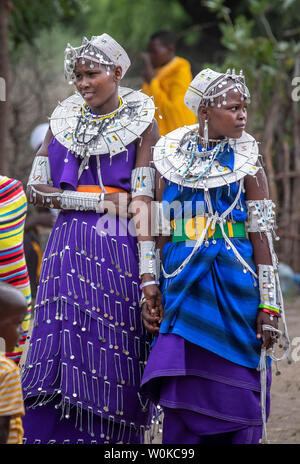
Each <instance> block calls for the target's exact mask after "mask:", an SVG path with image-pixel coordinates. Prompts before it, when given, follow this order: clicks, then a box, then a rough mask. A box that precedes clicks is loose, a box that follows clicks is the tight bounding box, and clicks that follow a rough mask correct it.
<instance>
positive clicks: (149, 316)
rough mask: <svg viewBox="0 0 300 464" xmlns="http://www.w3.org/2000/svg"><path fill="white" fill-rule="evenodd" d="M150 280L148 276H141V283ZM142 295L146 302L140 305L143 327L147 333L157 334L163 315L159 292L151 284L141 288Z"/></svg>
mask: <svg viewBox="0 0 300 464" xmlns="http://www.w3.org/2000/svg"><path fill="white" fill-rule="evenodd" d="M151 280H153V277H151V275H150V274H143V276H142V281H143V283H145V282H147V281H148V282H149V281H151ZM143 294H144V297H145V299H146V302H145V303H144V304H143V305H142V318H143V322H144V326H145V328H146V330H148V332H150V333H152V334H154V333H158V331H159V325H160V323H161V321H162V318H163V313H164V310H163V305H162V301H161V292H160V290H159V287H158V286H157V285H156V284H151V285H146V286H145V287H143Z"/></svg>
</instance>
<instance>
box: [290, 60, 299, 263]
mask: <svg viewBox="0 0 300 464" xmlns="http://www.w3.org/2000/svg"><path fill="white" fill-rule="evenodd" d="M299 73H300V57H299V58H298V59H297V60H296V63H295V70H294V76H299ZM292 122H293V155H294V169H295V171H300V135H299V127H300V114H299V107H298V104H297V102H295V101H294V102H293V105H292ZM293 184H294V185H293V187H294V189H293V198H292V214H291V224H290V232H291V233H292V234H294V235H296V236H297V235H299V232H300V227H299V223H300V214H299V204H300V182H299V177H298V178H297V177H295V178H294V182H293ZM299 256H300V241H299V240H294V241H293V248H292V257H291V266H292V268H293V269H294V271H295V272H299V271H300V264H299Z"/></svg>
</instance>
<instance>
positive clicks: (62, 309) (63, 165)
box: [22, 138, 151, 444]
mask: <svg viewBox="0 0 300 464" xmlns="http://www.w3.org/2000/svg"><path fill="white" fill-rule="evenodd" d="M127 149H128V153H127V152H123V153H119V154H118V155H115V156H113V157H112V159H110V158H109V155H101V157H100V162H101V175H102V179H103V182H104V185H105V186H111V187H119V188H122V189H124V190H126V191H128V192H130V190H131V187H130V184H131V171H132V169H133V168H134V167H135V154H136V148H135V144H134V143H132V144H130V145H128V147H127ZM48 152H49V161H50V166H51V177H52V180H53V185H54V187H58V188H63V189H69V190H76V188H77V186H78V185H96V186H99V179H98V175H97V160H96V158H97V157H96V156H92V157H91V158H90V163H89V168H88V169H87V170H85V171H84V172H83V174H82V176H81V178H80V179H79V182H78V167H79V163H80V160H79V159H78V158H76V157H75V156H73V155H72V154H70V153H68V156H67V160H68V161H67V162H65V161H64V160H65V159H66V155H67V149H66V148H65V147H63V146H62V145H61V144H60V143H59V142H58V141H57V140H56V139H55V138H53V139H52V141H51V143H50V144H49V150H48ZM129 223H130V222H129V221H128V220H127V219H124V218H118V217H117V218H115V217H112V216H109V215H108V214H97V213H95V212H92V211H87V212H86V211H74V210H72V211H60V213H59V215H58V218H57V221H56V223H55V225H54V227H53V230H52V233H51V235H50V238H49V241H48V244H47V247H46V250H45V253H44V256H43V262H42V268H41V276H40V282H39V289H38V293H37V298H36V306H35V319H34V328H33V333H32V337H31V340H30V345H29V350H28V355H27V359H26V364H25V367H24V371H23V376H22V382H23V390H24V400H25V407H26V415H25V418H24V422H23V427H24V442H25V443H85V444H88V443H140V441H141V440H143V432H144V430H145V427H146V426H147V423H148V416H149V407H148V403H149V400H147V399H146V400H145V399H144V398H143V397H142V395H141V394H140V391H139V387H140V382H141V378H142V374H143V370H144V366H145V363H146V359H147V356H148V352H149V349H150V343H151V340H150V339H149V338H148V336H147V334H146V333H145V330H144V328H143V324H142V321H141V314H140V309H139V299H140V289H139V284H140V281H139V275H138V249H137V240H136V237H134V236H133V235H131V234H130V233H128V224H129Z"/></svg>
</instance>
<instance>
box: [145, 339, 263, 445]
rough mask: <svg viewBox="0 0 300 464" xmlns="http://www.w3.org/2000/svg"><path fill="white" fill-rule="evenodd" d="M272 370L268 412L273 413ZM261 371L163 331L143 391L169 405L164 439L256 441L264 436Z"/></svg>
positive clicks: (195, 441)
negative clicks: (271, 394) (271, 409)
mask: <svg viewBox="0 0 300 464" xmlns="http://www.w3.org/2000/svg"><path fill="white" fill-rule="evenodd" d="M270 386H271V369H269V370H268V375H267V398H266V414H267V417H268V416H269V412H270ZM260 390H261V386H260V374H259V372H258V371H257V370H255V369H251V368H247V367H244V366H241V365H238V364H235V363H233V362H231V361H229V360H227V359H225V358H221V357H220V356H218V355H216V354H215V353H213V352H210V351H208V350H205V349H204V348H202V347H200V346H198V345H195V344H193V343H190V342H189V341H187V340H185V339H184V338H183V337H181V336H179V335H175V334H159V336H158V338H157V340H156V341H155V343H154V344H153V347H152V350H151V355H150V356H149V359H148V361H147V366H146V369H145V372H144V376H143V379H142V391H143V393H145V394H146V395H147V396H148V397H149V398H150V399H151V401H153V403H155V404H159V405H160V406H162V408H163V410H164V427H163V443H164V444H174V443H177V444H178V443H181V444H201V443H209V444H211V443H216V444H223V443H224V444H228V443H230V444H234V443H236V444H252V443H254V444H255V443H258V442H259V440H260V438H261V436H262V414H261V407H260Z"/></svg>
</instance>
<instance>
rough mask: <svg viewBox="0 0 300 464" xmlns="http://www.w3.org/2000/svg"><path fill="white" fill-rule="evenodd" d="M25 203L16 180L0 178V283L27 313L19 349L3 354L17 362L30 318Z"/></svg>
mask: <svg viewBox="0 0 300 464" xmlns="http://www.w3.org/2000/svg"><path fill="white" fill-rule="evenodd" d="M26 214H27V200H26V196H25V192H24V189H23V186H22V183H21V182H20V181H19V180H16V179H11V178H9V177H6V176H0V281H4V282H6V283H8V284H11V285H13V286H14V287H16V288H17V289H18V290H20V291H21V292H22V293H23V295H24V296H25V298H26V300H27V305H28V311H27V314H26V316H25V319H24V321H23V333H22V336H21V338H20V342H19V346H18V347H15V348H14V350H13V352H12V353H6V355H7V356H8V357H10V358H11V359H13V360H14V361H15V362H16V363H17V364H18V363H19V362H20V359H21V356H22V352H23V349H24V345H25V342H26V339H27V334H28V329H29V323H30V315H31V306H32V299H31V288H30V280H29V275H28V269H27V264H26V260H25V253H24V224H25V219H26Z"/></svg>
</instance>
